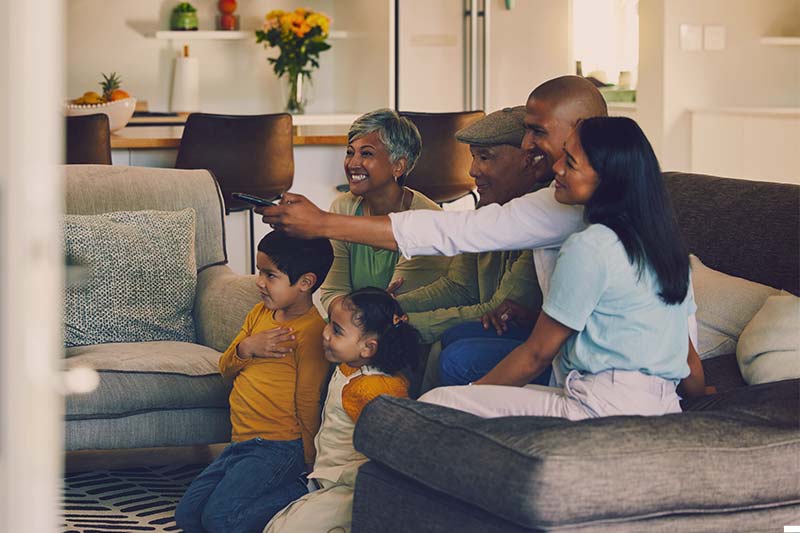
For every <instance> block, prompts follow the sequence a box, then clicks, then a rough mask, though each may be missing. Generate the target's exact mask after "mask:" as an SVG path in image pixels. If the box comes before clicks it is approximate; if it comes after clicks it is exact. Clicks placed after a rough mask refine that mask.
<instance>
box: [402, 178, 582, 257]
mask: <svg viewBox="0 0 800 533" xmlns="http://www.w3.org/2000/svg"><path fill="white" fill-rule="evenodd" d="M554 190H555V189H554V188H553V187H548V188H545V189H540V190H538V191H535V192H532V193H528V194H526V195H525V196H521V197H519V198H515V199H513V200H511V201H510V202H508V203H506V204H505V205H502V206H501V205H498V204H491V205H487V206H484V207H481V208H480V209H476V210H473V211H436V212H434V211H431V212H420V211H414V212H413V213H412V212H410V211H404V212H401V213H390V214H389V218H390V220H391V222H392V233H393V234H394V238H395V240H396V241H397V246H398V248H399V249H400V253H402V254H403V255H404V256H406V257H413V256H415V255H451V256H452V255H456V254H459V253H463V252H492V251H499V250H525V249H534V248H555V249H558V248H560V247H561V244H562V243H563V242H564V241H565V240H566V239H567V237H569V236H570V235H572V234H573V233H575V232H576V231H581V230H583V229H584V228H585V227H586V224H585V223H584V221H583V206H571V205H565V204H561V203H558V202H557V201H556V199H555V196H554Z"/></svg>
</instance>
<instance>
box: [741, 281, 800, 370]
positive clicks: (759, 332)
mask: <svg viewBox="0 0 800 533" xmlns="http://www.w3.org/2000/svg"><path fill="white" fill-rule="evenodd" d="M736 359H737V361H739V369H740V370H741V371H742V377H744V380H745V381H746V382H747V383H749V384H750V385H756V384H758V383H768V382H771V381H781V380H784V379H793V378H800V298H798V297H797V296H794V295H793V294H789V293H786V292H784V293H782V294H779V295H777V296H770V297H769V298H767V301H766V303H765V304H764V306H763V307H762V308H761V309H760V310H759V311H758V312H757V313H756V314H755V316H754V317H753V319H752V320H751V321H750V322H749V323H748V324H747V326H745V328H744V331H742V334H741V335H740V336H739V344H738V345H737V346H736Z"/></svg>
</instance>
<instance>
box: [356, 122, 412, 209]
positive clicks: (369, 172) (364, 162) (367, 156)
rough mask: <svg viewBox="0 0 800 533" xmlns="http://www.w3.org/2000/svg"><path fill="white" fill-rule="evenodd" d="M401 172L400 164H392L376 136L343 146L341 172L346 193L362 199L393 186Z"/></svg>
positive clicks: (401, 161)
mask: <svg viewBox="0 0 800 533" xmlns="http://www.w3.org/2000/svg"><path fill="white" fill-rule="evenodd" d="M404 170H405V163H404V160H403V159H401V160H400V161H395V162H394V163H392V162H391V161H390V160H389V152H388V150H386V147H385V146H384V144H383V143H382V142H381V140H380V138H379V136H378V132H377V131H373V132H370V133H368V134H366V135H364V136H362V137H358V138H357V139H353V141H352V142H351V143H350V144H348V145H347V153H346V155H345V157H344V172H345V174H346V175H347V182H348V184H349V185H350V192H351V193H353V194H355V195H357V196H362V195H364V194H365V193H367V192H370V191H378V190H382V189H383V188H384V187H386V186H387V185H391V184H394V183H395V182H396V180H397V178H398V177H400V176H402V175H403V171H404Z"/></svg>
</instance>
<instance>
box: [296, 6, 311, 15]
mask: <svg viewBox="0 0 800 533" xmlns="http://www.w3.org/2000/svg"><path fill="white" fill-rule="evenodd" d="M294 12H295V13H296V14H297V15H299V16H301V17H305V16H306V14H307V13H309V12H311V10H310V9H308V8H306V7H298V8H297V9H295V10H294Z"/></svg>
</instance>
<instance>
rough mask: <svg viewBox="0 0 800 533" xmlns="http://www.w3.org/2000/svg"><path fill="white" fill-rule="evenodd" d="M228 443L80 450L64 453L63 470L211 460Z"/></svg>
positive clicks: (207, 461)
mask: <svg viewBox="0 0 800 533" xmlns="http://www.w3.org/2000/svg"><path fill="white" fill-rule="evenodd" d="M225 446H227V443H222V444H212V445H209V446H184V447H172V448H136V449H131V450H80V451H72V452H66V454H65V458H64V459H65V460H64V470H65V471H66V472H86V471H89V470H99V469H108V468H128V467H136V466H160V465H170V464H200V463H210V462H211V461H213V460H214V458H216V457H217V456H218V455H219V454H220V453H222V450H223V449H225Z"/></svg>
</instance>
